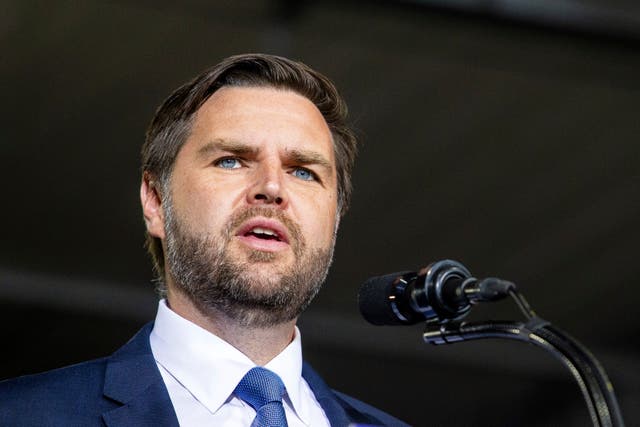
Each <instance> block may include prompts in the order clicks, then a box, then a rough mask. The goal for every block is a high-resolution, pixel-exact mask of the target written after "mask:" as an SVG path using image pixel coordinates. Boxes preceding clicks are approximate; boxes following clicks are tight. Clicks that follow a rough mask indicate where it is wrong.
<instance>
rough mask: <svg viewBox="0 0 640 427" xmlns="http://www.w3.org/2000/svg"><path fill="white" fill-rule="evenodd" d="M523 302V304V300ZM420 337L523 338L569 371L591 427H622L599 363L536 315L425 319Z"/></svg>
mask: <svg viewBox="0 0 640 427" xmlns="http://www.w3.org/2000/svg"><path fill="white" fill-rule="evenodd" d="M514 292H515V291H514ZM518 297H519V298H520V299H521V300H522V301H524V299H523V298H522V296H521V295H518ZM514 298H515V296H514ZM524 303H525V304H526V301H525V302H524ZM521 308H522V307H521ZM527 308H528V305H527ZM531 313H533V312H531ZM423 338H424V340H425V342H428V343H431V344H434V345H443V344H453V343H457V342H461V341H469V340H478V339H486V338H500V339H508V340H516V341H524V342H527V343H530V344H533V345H535V346H537V347H540V348H543V349H545V350H546V351H548V352H550V353H551V354H553V356H555V357H556V358H557V359H558V360H560V361H561V362H562V363H563V365H564V366H565V367H567V368H568V369H569V371H570V372H571V375H572V376H573V377H574V379H575V380H576V382H577V383H578V386H579V388H580V390H581V392H582V395H583V397H584V400H585V403H586V404H587V407H588V409H589V415H590V417H591V421H592V423H593V425H594V426H595V427H624V421H623V419H622V413H621V411H620V407H619V405H618V401H617V399H616V397H615V394H614V391H613V385H612V384H611V381H609V378H608V377H607V374H606V372H605V371H604V368H603V367H602V365H601V364H600V363H599V362H598V360H597V359H596V358H595V357H594V356H593V355H592V354H591V352H590V351H589V350H587V349H586V348H585V347H584V346H583V345H582V344H580V343H579V342H578V341H577V340H575V339H574V338H572V337H570V336H569V335H568V334H566V333H564V332H562V331H561V330H559V329H558V328H556V327H554V326H552V325H551V324H550V323H549V322H547V321H546V320H544V319H541V318H540V317H537V316H535V315H534V316H532V317H530V319H529V320H528V321H527V322H526V323H523V322H476V323H440V324H435V322H432V323H429V322H427V325H426V330H425V332H424V334H423Z"/></svg>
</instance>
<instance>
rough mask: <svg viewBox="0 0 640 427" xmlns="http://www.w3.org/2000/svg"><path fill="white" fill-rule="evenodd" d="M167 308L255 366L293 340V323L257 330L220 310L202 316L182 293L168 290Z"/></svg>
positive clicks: (269, 358)
mask: <svg viewBox="0 0 640 427" xmlns="http://www.w3.org/2000/svg"><path fill="white" fill-rule="evenodd" d="M167 304H168V306H169V308H170V309H171V310H172V311H174V312H175V313H177V314H178V315H180V316H181V317H183V318H185V319H187V320H189V321H190V322H192V323H194V324H196V325H198V326H200V327H201V328H203V329H205V330H207V331H209V332H211V333H212V334H214V335H216V336H217V337H218V338H221V339H223V340H225V341H226V342H228V343H229V344H231V345H232V346H234V347H235V348H237V349H238V350H240V351H241V352H242V353H243V354H244V355H246V356H247V357H248V358H249V359H251V360H252V361H253V362H254V363H255V364H256V365H259V366H263V365H266V364H267V363H268V362H269V361H271V359H273V358H274V357H276V356H277V355H278V354H280V353H281V352H282V350H284V349H285V348H286V347H287V346H288V345H289V344H290V343H291V341H292V340H293V337H294V333H295V324H296V320H295V319H294V320H292V321H290V322H286V323H282V324H279V325H275V326H270V327H265V328H257V327H251V326H246V325H240V324H238V322H237V321H235V320H234V319H232V318H230V317H229V316H227V315H226V314H225V313H223V312H221V311H220V310H216V309H212V310H210V311H207V312H206V313H203V312H202V311H201V310H199V309H198V308H197V307H196V306H195V304H194V303H193V302H192V301H191V300H190V299H189V297H187V296H186V295H184V294H183V293H182V292H180V291H178V290H176V289H171V288H169V292H168V294H167Z"/></svg>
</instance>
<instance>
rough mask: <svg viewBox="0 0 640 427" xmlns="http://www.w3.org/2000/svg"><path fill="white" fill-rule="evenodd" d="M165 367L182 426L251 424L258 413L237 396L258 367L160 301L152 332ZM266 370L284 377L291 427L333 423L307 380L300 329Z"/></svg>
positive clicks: (153, 344)
mask: <svg viewBox="0 0 640 427" xmlns="http://www.w3.org/2000/svg"><path fill="white" fill-rule="evenodd" d="M150 342H151V351H152V352H153V356H154V358H155V360H156V363H157V364H158V368H159V369H160V374H162V378H163V380H164V383H165V385H166V386H167V390H168V391H169V397H170V398H171V402H172V403H173V408H174V410H175V412H176V415H177V417H178V422H179V423H180V426H182V427H200V426H216V427H218V426H219V427H227V426H228V427H239V426H250V425H251V422H252V421H253V419H254V417H255V415H256V412H255V410H254V409H253V408H252V407H251V406H250V405H249V404H247V403H245V402H244V401H242V400H240V399H238V398H237V397H235V396H234V395H233V390H234V389H235V388H236V386H237V385H238V383H239V382H240V380H241V379H242V377H244V375H245V374H246V373H247V372H248V371H249V370H250V369H251V368H253V367H255V366H256V364H255V363H253V362H252V361H251V360H250V359H249V358H248V357H247V356H245V355H244V354H243V353H241V352H240V351H239V350H238V349H236V348H235V347H233V346H232V345H230V344H229V343H227V342H226V341H224V340H222V339H220V338H218V337H217V336H215V335H213V334H212V333H210V332H208V331H206V330H204V329H202V328H201V327H199V326H197V325H195V324H194V323H191V322H190V321H188V320H186V319H184V318H183V317H181V316H179V315H178V314H176V313H175V312H173V311H172V310H171V309H169V307H168V306H167V304H166V301H165V300H161V301H160V303H159V304H158V313H157V315H156V320H155V324H154V326H153V330H152V331H151V336H150ZM264 367H265V368H267V369H269V370H271V371H273V372H275V373H276V374H278V375H279V376H280V378H281V379H282V382H283V383H284V385H285V387H286V393H285V396H284V398H283V404H284V409H285V414H286V416H287V423H288V424H289V427H303V426H313V427H328V426H329V421H328V420H327V417H326V416H325V414H324V411H323V410H322V407H321V406H320V404H319V403H318V401H317V400H316V398H315V396H314V395H313V392H312V391H311V389H310V388H309V385H308V384H307V382H306V381H305V380H304V378H302V348H301V344H300V331H299V330H298V328H297V327H296V328H295V337H294V339H293V341H292V342H291V344H289V345H288V346H287V347H286V348H285V349H284V350H283V351H282V353H280V354H279V355H277V356H276V357H275V358H274V359H273V360H271V361H270V362H269V363H267V364H266V365H265V366H264Z"/></svg>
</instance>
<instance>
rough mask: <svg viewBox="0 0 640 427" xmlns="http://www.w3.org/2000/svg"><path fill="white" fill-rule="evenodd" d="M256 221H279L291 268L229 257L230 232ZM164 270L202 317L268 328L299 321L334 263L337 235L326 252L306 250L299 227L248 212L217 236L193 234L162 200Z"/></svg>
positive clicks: (268, 211) (269, 260)
mask: <svg viewBox="0 0 640 427" xmlns="http://www.w3.org/2000/svg"><path fill="white" fill-rule="evenodd" d="M255 216H263V217H266V218H274V219H276V220H278V221H280V222H281V223H282V224H283V225H284V226H285V227H286V228H287V231H288V234H289V244H290V245H291V249H292V252H293V255H294V262H293V263H291V264H290V265H289V266H288V267H287V266H281V267H278V268H277V269H276V267H277V264H276V261H277V260H278V258H279V257H281V256H282V254H279V253H274V252H265V251H258V250H253V249H248V248H247V249H246V250H244V251H241V252H245V253H246V256H243V255H242V254H241V255H239V256H236V257H233V256H231V254H230V251H229V245H230V243H231V238H232V237H233V233H234V231H235V230H236V229H237V228H238V227H239V226H240V225H241V224H242V223H244V222H245V221H246V220H248V219H250V218H253V217H255ZM165 218H166V220H165V235H166V246H167V266H168V271H169V274H171V275H172V278H173V282H174V285H175V287H176V288H177V289H178V290H180V291H182V292H183V293H184V294H185V295H186V296H187V297H188V298H189V299H190V300H191V302H192V303H193V304H194V305H195V306H196V308H197V309H198V310H200V311H201V312H202V313H203V314H205V315H214V313H216V312H222V313H224V314H225V315H226V316H228V317H229V318H231V319H233V320H234V321H235V322H237V323H238V324H239V325H241V326H245V327H260V328H264V327H270V326H275V325H278V324H282V323H285V322H288V321H291V320H293V319H295V318H297V317H298V316H299V315H300V314H301V313H302V312H303V311H304V310H305V309H306V308H307V307H308V306H309V304H310V303H311V301H312V300H313V298H314V297H315V296H316V295H317V293H318V291H319V290H320V288H321V287H322V283H323V282H324V280H325V278H326V276H327V273H328V271H329V267H330V265H331V262H332V259H333V249H334V245H335V237H336V230H334V233H333V239H332V241H331V243H330V244H329V245H328V247H326V248H308V247H307V244H306V242H305V239H304V236H303V235H302V233H301V231H300V227H299V226H298V225H297V224H296V223H295V222H294V221H292V220H291V219H289V218H288V217H287V216H286V215H285V214H284V213H283V212H281V211H279V210H277V209H273V208H267V207H264V206H252V207H248V208H246V209H243V210H240V211H238V212H236V213H235V214H233V215H232V216H231V217H230V218H229V220H228V221H227V224H226V226H225V227H224V228H223V230H222V233H221V234H220V235H219V236H213V235H211V234H207V233H205V234H202V233H195V232H193V231H191V230H189V228H188V227H187V226H186V225H185V224H184V223H183V222H181V221H180V220H179V219H178V218H177V216H176V215H175V211H174V209H173V206H172V203H171V200H165Z"/></svg>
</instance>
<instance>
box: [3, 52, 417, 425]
mask: <svg viewBox="0 0 640 427" xmlns="http://www.w3.org/2000/svg"><path fill="white" fill-rule="evenodd" d="M345 121H346V108H345V105H344V103H343V101H342V100H341V98H340V96H339V95H338V93H337V91H336V90H335V88H334V87H333V85H332V83H331V82H330V81H329V80H328V79H326V78H325V77H324V76H322V75H320V74H319V73H317V72H316V71H314V70H312V69H310V68H308V67H306V66H305V65H303V64H300V63H296V62H293V61H290V60H288V59H285V58H280V57H275V56H268V55H241V56H236V57H231V58H228V59H226V60H225V61H223V62H221V63H220V64H218V65H216V66H214V67H213V68H211V69H209V70H207V71H205V72H204V73H202V74H201V75H200V76H198V77H196V78H195V79H194V80H193V81H191V82H189V83H187V84H185V85H184V86H182V87H180V88H179V89H178V90H176V91H175V92H174V93H173V94H172V95H171V96H170V97H169V98H168V99H167V100H166V101H165V102H164V103H163V104H162V105H161V106H160V108H159V109H158V111H157V112H156V115H155V117H154V119H153V120H152V122H151V125H150V127H149V130H148V132H147V139H146V142H145V144H144V146H143V149H142V161H143V167H142V169H143V176H142V185H141V189H140V196H141V202H142V210H143V216H144V220H145V224H146V228H147V237H148V247H149V250H150V252H151V254H152V256H153V259H154V262H155V267H156V270H157V272H158V276H159V283H160V292H161V294H162V295H163V296H164V297H165V299H162V300H161V301H160V304H159V307H158V314H157V316H156V321H155V322H154V324H150V325H147V326H146V327H145V328H143V329H142V330H141V331H140V332H139V333H138V334H137V335H136V336H135V337H134V338H133V339H132V340H131V341H130V342H129V343H127V344H126V345H125V346H124V347H123V348H121V349H120V350H119V351H118V352H116V353H115V354H113V355H112V356H110V357H107V358H104V359H99V360H95V361H90V362H86V363H83V364H80V365H76V366H72V367H68V368H63V369H60V370H56V371H51V372H49V373H44V374H40V375H35V376H30V377H23V378H18V379H16V380H11V381H8V382H4V383H2V385H0V405H1V406H0V425H2V426H5V425H9V426H14V425H15V426H22V425H25V426H102V425H107V426H111V427H113V426H147V425H148V426H176V425H182V426H205V425H206V426H243V425H244V426H249V425H256V426H257V425H259V426H264V425H268V426H272V425H273V426H276V425H277V426H282V425H287V424H288V425H289V426H308V425H312V426H328V425H332V426H346V425H349V424H352V423H359V424H369V425H392V426H396V425H405V424H404V423H402V422H400V421H398V420H397V419H395V418H393V417H391V416H389V415H387V414H385V413H383V412H381V411H379V410H377V409H375V408H372V407H370V406H368V405H366V404H363V403H361V402H359V401H357V400H355V399H353V398H350V397H347V396H345V395H342V394H340V393H337V392H334V391H332V390H330V389H329V388H328V387H327V386H326V385H325V384H324V382H323V381H322V379H321V378H320V377H319V376H318V375H317V374H316V373H315V372H314V371H313V370H312V369H311V368H310V367H308V366H307V365H305V364H304V363H303V361H302V356H301V349H300V333H299V331H298V330H297V328H296V327H295V323H296V319H297V318H298V316H299V315H300V313H301V312H302V311H303V310H304V309H305V308H306V307H307V306H308V304H309V303H310V302H311V300H312V299H313V297H314V296H315V295H316V293H317V292H318V290H319V288H320V286H321V283H322V282H323V281H324V279H325V277H326V274H327V270H328V268H329V265H330V263H331V259H332V254H333V247H334V243H335V236H336V231H337V229H338V223H339V219H340V217H341V215H342V214H344V212H345V210H346V209H347V206H348V202H349V197H350V193H351V189H350V173H351V168H352V164H353V161H354V158H355V152H356V146H355V138H354V137H353V135H352V133H351V131H350V130H349V128H348V127H347V125H346V122H345ZM252 423H253V424H252Z"/></svg>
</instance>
